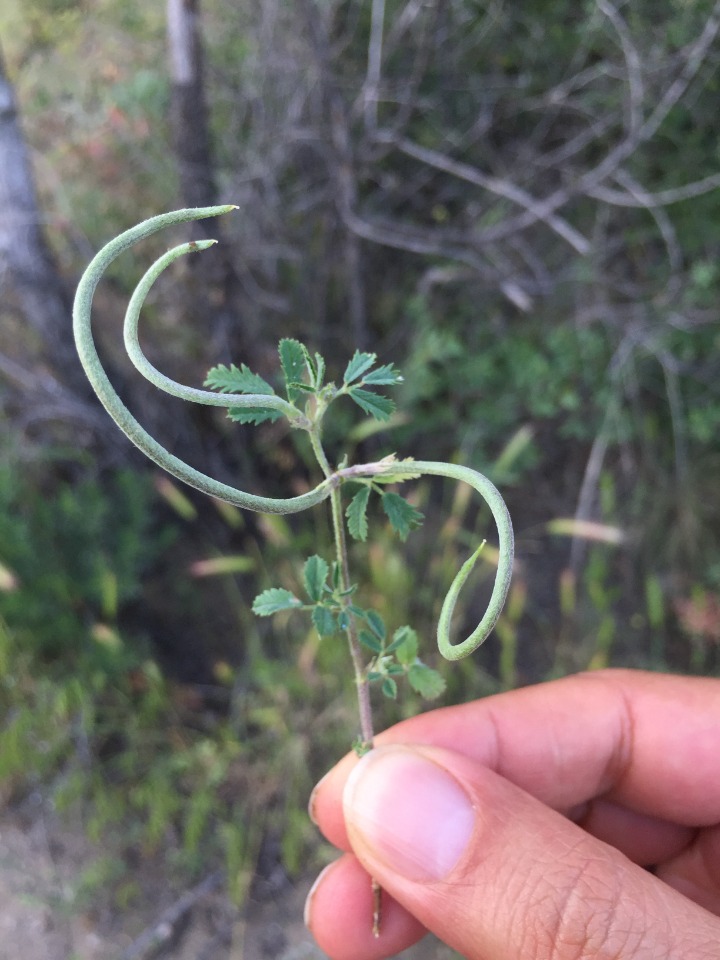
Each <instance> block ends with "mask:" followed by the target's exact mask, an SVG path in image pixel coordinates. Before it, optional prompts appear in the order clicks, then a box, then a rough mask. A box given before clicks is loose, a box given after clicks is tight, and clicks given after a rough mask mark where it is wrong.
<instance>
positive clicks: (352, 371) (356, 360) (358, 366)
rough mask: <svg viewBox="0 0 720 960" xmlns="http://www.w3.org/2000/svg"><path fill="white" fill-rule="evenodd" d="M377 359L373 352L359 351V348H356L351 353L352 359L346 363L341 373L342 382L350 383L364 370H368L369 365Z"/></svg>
mask: <svg viewBox="0 0 720 960" xmlns="http://www.w3.org/2000/svg"><path fill="white" fill-rule="evenodd" d="M376 360H377V354H375V353H361V352H360V351H359V350H356V351H355V353H354V354H353V357H352V360H351V361H350V362H349V363H348V365H347V367H346V368H345V373H344V374H343V383H345V384H348V383H352V382H353V380H357V379H358V377H360V376H361V375H362V374H363V373H365V371H366V370H369V369H370V367H372V365H373V364H374V363H375V361H376Z"/></svg>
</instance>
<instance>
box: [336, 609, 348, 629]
mask: <svg viewBox="0 0 720 960" xmlns="http://www.w3.org/2000/svg"><path fill="white" fill-rule="evenodd" d="M337 622H338V627H339V628H340V629H341V630H347V628H348V627H349V626H350V614H349V613H348V612H347V610H341V611H340V613H339V614H338V618H337Z"/></svg>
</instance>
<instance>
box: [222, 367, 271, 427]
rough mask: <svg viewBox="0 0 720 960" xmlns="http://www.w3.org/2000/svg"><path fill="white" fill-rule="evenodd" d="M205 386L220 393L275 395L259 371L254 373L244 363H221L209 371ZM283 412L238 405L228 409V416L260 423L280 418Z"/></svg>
mask: <svg viewBox="0 0 720 960" xmlns="http://www.w3.org/2000/svg"><path fill="white" fill-rule="evenodd" d="M204 386H206V387H210V388H211V389H213V390H217V391H218V392H219V393H259V394H264V395H265V396H273V395H274V394H275V391H274V390H273V388H272V387H271V386H270V384H269V383H268V382H267V381H266V380H263V378H262V377H261V376H259V375H258V374H257V373H253V372H252V370H250V369H249V367H246V366H245V364H244V363H242V364H240V366H239V367H236V366H235V364H234V363H231V364H230V366H229V367H228V366H225V364H223V363H221V364H218V366H216V367H213V368H212V369H211V370H209V371H208V375H207V377H206V378H205V383H204ZM281 416H282V413H281V412H280V411H279V410H270V409H268V408H267V407H236V408H233V409H230V410H228V417H229V418H230V419H231V420H232V421H234V422H235V423H254V424H259V423H263V422H265V421H267V420H270V421H273V420H279V419H280V417H281Z"/></svg>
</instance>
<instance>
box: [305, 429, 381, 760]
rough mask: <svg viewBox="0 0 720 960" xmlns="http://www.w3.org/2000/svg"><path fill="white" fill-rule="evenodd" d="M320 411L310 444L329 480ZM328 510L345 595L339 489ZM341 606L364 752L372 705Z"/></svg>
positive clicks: (354, 633) (353, 631)
mask: <svg viewBox="0 0 720 960" xmlns="http://www.w3.org/2000/svg"><path fill="white" fill-rule="evenodd" d="M321 420H322V411H320V412H318V416H317V419H316V421H315V423H314V425H313V428H312V429H311V430H310V431H309V434H310V443H311V444H312V448H313V452H314V454H315V457H316V459H317V462H318V463H319V464H320V468H321V469H322V471H323V473H324V474H325V477H326V479H328V480H330V478H331V477H332V476H333V471H332V468H331V467H330V463H329V461H328V458H327V456H326V454H325V450H324V449H323V446H322V442H321V439H320V430H321ZM330 508H331V513H332V524H333V538H334V540H335V557H336V561H337V565H338V569H339V571H340V589H341V590H342V591H343V592H344V591H346V590H349V589H350V582H351V581H350V568H349V564H348V552H347V538H346V536H345V523H344V520H343V512H342V497H341V495H340V488H339V487H337V486H335V487H333V489H332V491H331V492H330ZM343 606H344V607H345V611H346V613H347V616H348V625H347V627H346V628H345V635H346V636H347V640H348V647H349V649H350V659H351V660H352V665H353V673H354V675H355V686H356V688H357V698H358V712H359V716H360V740H361V747H362V749H363V751H365V750H369V749H371V748H372V745H373V738H374V733H373V719H372V705H371V702H370V684H369V682H368V678H367V671H366V670H365V662H364V658H363V653H362V647H361V645H360V640H359V639H358V630H357V621H356V619H355V616H354V614H353V613H352V612H351V611H350V610H349V609H348V608H349V606H350V598H349V597H344V598H343Z"/></svg>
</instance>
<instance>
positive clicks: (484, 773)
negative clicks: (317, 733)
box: [306, 671, 720, 960]
mask: <svg viewBox="0 0 720 960" xmlns="http://www.w3.org/2000/svg"><path fill="white" fill-rule="evenodd" d="M311 815H312V816H313V818H314V819H315V821H316V822H317V823H318V825H319V827H320V829H321V830H322V832H323V833H324V834H325V836H326V837H327V838H328V840H330V842H331V843H333V844H335V845H336V846H337V847H339V848H341V849H342V850H344V851H347V852H346V853H345V855H344V856H342V857H341V858H340V859H339V860H337V861H336V862H335V863H333V864H331V866H329V867H328V868H327V869H326V870H325V871H324V872H323V873H322V874H321V876H320V877H319V878H318V881H317V882H316V884H315V887H314V888H313V890H312V891H311V894H310V896H309V898H308V904H307V909H306V918H307V922H308V926H309V927H310V929H311V930H312V932H313V934H314V935H315V937H316V939H317V941H318V943H319V945H320V947H321V948H322V949H323V950H324V951H325V952H326V953H327V954H328V955H329V956H330V957H331V958H332V960H375V958H382V957H389V956H392V955H394V954H396V953H398V952H399V951H401V950H404V949H405V948H406V947H408V946H410V945H411V944H412V943H414V942H415V941H417V940H419V939H420V938H421V937H422V936H423V935H424V933H426V932H427V931H428V930H430V931H432V932H433V933H435V934H436V935H437V936H438V937H440V939H441V940H443V941H445V942H446V943H447V944H449V945H450V946H451V947H453V948H454V949H455V950H457V951H459V953H460V954H461V955H462V956H463V957H465V958H467V960H586V958H594V960H611V958H612V960H711V958H713V960H717V958H718V957H720V919H718V916H719V915H720V828H719V827H718V824H720V681H718V680H711V679H700V678H683V677H672V676H661V675H655V674H649V673H640V672H637V673H636V672H631V671H603V672H598V673H588V674H581V675H579V676H575V677H569V678H566V679H564V680H559V681H556V682H553V683H546V684H542V685H539V686H535V687H528V688H525V689H521V690H516V691H513V692H511V693H504V694H499V695H498V696H494V697H489V698H487V699H485V700H480V701H477V702H474V703H470V704H465V705H462V706H457V707H449V708H446V709H441V710H435V711H432V712H431V713H425V714H421V715H420V716H417V717H414V718H413V719H412V720H408V721H405V722H404V723H401V724H399V725H398V726H396V727H393V728H392V729H390V730H388V731H386V732H385V733H383V734H381V735H380V736H378V737H377V739H376V749H375V750H373V751H371V752H370V753H369V754H368V755H367V756H365V757H363V758H362V759H361V760H358V759H357V758H356V757H354V756H347V757H345V758H344V759H343V760H342V761H341V762H340V763H339V764H338V765H337V766H336V767H335V768H334V769H333V770H332V771H331V772H330V773H329V774H328V775H327V776H326V777H325V778H324V779H323V780H322V781H321V782H320V784H319V785H318V786H317V788H316V790H315V792H314V794H313V797H312V800H311ZM371 876H372V877H374V878H376V879H377V881H378V882H379V883H380V885H381V886H382V889H383V895H382V903H383V909H382V926H381V932H380V936H379V937H378V938H374V937H373V935H372V931H371V915H372V895H371V884H370V877H371Z"/></svg>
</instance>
